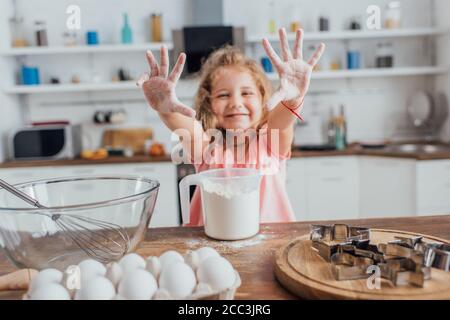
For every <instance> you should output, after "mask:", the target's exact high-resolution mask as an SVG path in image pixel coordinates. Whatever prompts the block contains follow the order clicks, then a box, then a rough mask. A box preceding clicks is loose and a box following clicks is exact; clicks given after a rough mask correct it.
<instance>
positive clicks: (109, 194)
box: [0, 176, 159, 270]
mask: <svg viewBox="0 0 450 320" xmlns="http://www.w3.org/2000/svg"><path fill="white" fill-rule="evenodd" d="M15 187H16V188H18V189H19V190H21V191H23V192H25V193H26V194H28V195H29V196H31V197H33V198H35V199H36V200H38V201H39V203H40V204H42V205H43V206H45V207H47V208H46V209H37V208H35V207H32V206H30V205H28V204H27V203H26V202H24V201H23V200H21V199H20V198H17V197H16V196H15V195H13V194H11V193H9V192H8V191H6V190H4V189H2V188H0V246H1V247H2V248H3V249H4V251H5V252H6V255H7V256H8V258H9V259H10V260H11V261H12V263H13V264H14V265H16V266H17V267H19V268H33V269H38V270H41V269H44V268H57V269H60V270H64V269H65V268H66V267H68V266H69V265H74V264H78V263H79V262H80V261H82V260H84V259H87V258H89V255H88V254H87V253H86V252H85V251H84V250H81V249H80V246H79V245H77V244H76V243H75V241H74V240H73V237H72V236H73V233H72V236H71V235H69V233H68V232H67V231H66V230H63V229H62V228H61V227H60V226H59V225H58V224H57V223H56V222H55V221H54V220H53V219H52V218H51V215H52V214H61V215H72V216H71V217H66V219H67V218H69V219H72V217H73V216H76V217H81V218H83V217H86V218H88V221H89V222H88V223H84V222H83V221H82V220H80V219H77V220H75V221H77V224H79V225H75V230H74V231H75V235H77V232H78V231H77V228H82V229H83V230H86V228H88V229H89V231H88V232H91V231H93V232H97V231H98V232H103V231H104V230H103V229H102V227H101V224H97V223H94V224H92V223H91V222H92V221H96V220H98V221H104V222H107V223H109V224H114V225H117V226H120V227H121V228H122V229H123V230H125V232H126V235H127V237H128V239H129V241H127V242H128V245H127V250H126V252H130V251H133V250H135V249H136V247H137V246H138V244H139V243H140V242H141V241H142V240H143V238H144V236H145V232H146V230H147V228H148V226H149V224H150V219H151V217H152V214H153V209H154V207H155V203H156V199H157V196H158V190H159V182H158V181H155V180H151V179H147V178H143V177H131V176H90V177H76V178H75V177H73V178H57V179H49V180H38V181H33V182H28V183H22V184H17V185H15ZM93 219H95V220H93ZM80 221H81V222H80ZM104 241H105V245H108V244H110V243H111V242H112V241H115V240H114V238H113V236H111V237H108V233H106V234H105V237H104Z"/></svg>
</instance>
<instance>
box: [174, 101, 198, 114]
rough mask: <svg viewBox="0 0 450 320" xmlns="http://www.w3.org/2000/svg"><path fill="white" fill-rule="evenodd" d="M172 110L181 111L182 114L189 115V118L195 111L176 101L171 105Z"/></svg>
mask: <svg viewBox="0 0 450 320" xmlns="http://www.w3.org/2000/svg"><path fill="white" fill-rule="evenodd" d="M173 111H175V112H178V113H181V114H182V115H185V116H186V117H189V118H194V117H195V111H194V110H193V109H191V108H188V107H186V106H185V105H183V104H181V103H176V104H175V105H174V106H173Z"/></svg>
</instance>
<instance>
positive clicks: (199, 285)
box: [23, 247, 241, 300]
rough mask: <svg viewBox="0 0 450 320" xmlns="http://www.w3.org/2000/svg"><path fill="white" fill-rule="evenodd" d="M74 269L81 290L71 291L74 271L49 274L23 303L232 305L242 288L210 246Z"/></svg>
mask: <svg viewBox="0 0 450 320" xmlns="http://www.w3.org/2000/svg"><path fill="white" fill-rule="evenodd" d="M207 260H208V261H207ZM73 267H75V269H77V270H78V287H77V288H78V289H71V288H74V287H73V281H72V282H71V280H70V277H72V279H73V272H71V271H70V269H67V270H66V271H64V272H61V271H59V270H56V269H45V270H42V271H41V272H40V273H39V274H38V275H37V276H36V277H35V278H34V279H33V280H32V282H31V283H30V287H29V289H28V292H27V293H25V294H24V295H23V299H24V300H29V299H39V300H42V299H44V300H45V299H59V300H61V299H65V300H70V299H74V300H90V299H113V300H127V299H150V298H151V299H152V300H232V299H234V296H235V294H236V291H237V289H238V288H239V287H240V285H241V278H240V276H239V273H238V272H237V271H236V269H234V267H233V266H232V265H231V263H230V262H229V261H228V260H227V259H226V258H224V257H222V256H221V255H220V254H219V253H218V252H217V251H216V250H214V249H213V248H209V247H203V248H199V249H197V250H195V251H192V250H189V251H188V252H186V254H185V255H184V256H182V255H181V254H180V253H178V252H177V251H173V250H169V251H166V252H164V253H163V254H162V255H161V256H159V257H155V256H151V257H148V258H146V259H144V258H143V257H141V256H140V255H138V254H136V253H131V254H128V255H126V256H124V257H123V258H122V259H121V260H120V261H118V262H111V263H109V264H107V265H104V264H102V263H100V262H98V261H95V260H92V259H88V260H84V261H82V262H80V263H79V264H78V265H77V266H71V268H72V269H71V270H72V271H73V270H74V269H73ZM138 270H140V271H138ZM233 275H234V276H233ZM91 277H92V278H91ZM186 279H187V280H186ZM186 281H187V282H186ZM70 283H72V285H69V284H70ZM82 283H84V285H83V286H82V285H81V284H82ZM143 283H145V285H142V284H143ZM186 283H188V284H186ZM150 292H151V293H150ZM188 292H189V293H188ZM144 296H145V297H146V298H142V297H144Z"/></svg>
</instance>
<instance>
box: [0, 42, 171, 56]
mask: <svg viewBox="0 0 450 320" xmlns="http://www.w3.org/2000/svg"><path fill="white" fill-rule="evenodd" d="M163 44H164V45H166V46H167V48H168V49H169V50H171V49H172V48H173V45H172V43H170V42H149V43H140V44H102V45H95V46H87V45H82V46H74V47H64V46H53V47H52V46H49V47H24V48H11V49H8V50H4V51H2V52H0V55H2V56H32V55H55V54H79V53H114V52H139V51H142V52H144V51H146V50H159V48H160V47H161V45H163Z"/></svg>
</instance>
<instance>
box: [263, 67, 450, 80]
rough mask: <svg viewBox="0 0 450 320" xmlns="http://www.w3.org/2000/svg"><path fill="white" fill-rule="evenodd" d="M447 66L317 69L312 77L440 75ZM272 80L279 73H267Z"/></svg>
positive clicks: (447, 69)
mask: <svg viewBox="0 0 450 320" xmlns="http://www.w3.org/2000/svg"><path fill="white" fill-rule="evenodd" d="M449 71H450V69H449V68H446V67H402V68H371V69H358V70H336V71H315V72H313V74H312V79H322V80H327V79H346V78H377V77H399V76H421V75H439V74H445V73H447V72H449ZM267 76H268V77H269V79H270V80H272V81H275V80H277V79H278V74H276V73H269V74H267Z"/></svg>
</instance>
